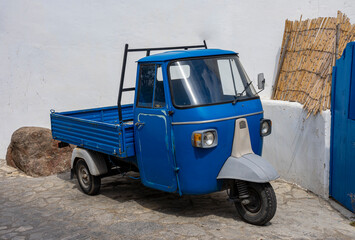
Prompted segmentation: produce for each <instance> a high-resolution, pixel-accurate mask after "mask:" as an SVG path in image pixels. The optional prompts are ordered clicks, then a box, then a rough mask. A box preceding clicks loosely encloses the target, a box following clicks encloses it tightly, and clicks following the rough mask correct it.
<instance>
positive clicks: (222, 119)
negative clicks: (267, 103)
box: [171, 111, 264, 125]
mask: <svg viewBox="0 0 355 240" xmlns="http://www.w3.org/2000/svg"><path fill="white" fill-rule="evenodd" d="M262 113H264V111H260V112H256V113H249V114H244V115H239V116H234V117H226V118H219V119H212V120H204V121H192V122H172V123H171V125H187V124H201V123H211V122H220V121H225V120H231V119H237V118H243V117H249V116H253V115H258V114H262Z"/></svg>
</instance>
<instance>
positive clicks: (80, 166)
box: [75, 159, 101, 195]
mask: <svg viewBox="0 0 355 240" xmlns="http://www.w3.org/2000/svg"><path fill="white" fill-rule="evenodd" d="M75 170H76V177H77V179H78V182H79V186H80V188H81V190H82V191H83V192H84V193H86V194H88V195H96V194H98V193H99V191H100V186H101V178H100V177H99V176H93V175H91V173H90V171H89V168H88V166H87V164H86V162H85V160H84V159H79V160H78V162H77V163H76V165H75Z"/></svg>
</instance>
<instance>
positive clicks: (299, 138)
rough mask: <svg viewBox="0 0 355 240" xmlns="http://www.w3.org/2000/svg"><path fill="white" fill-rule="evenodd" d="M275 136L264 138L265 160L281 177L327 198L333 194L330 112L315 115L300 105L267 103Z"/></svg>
mask: <svg viewBox="0 0 355 240" xmlns="http://www.w3.org/2000/svg"><path fill="white" fill-rule="evenodd" d="M262 103H263V107H264V111H265V113H264V117H265V118H269V119H271V120H272V133H271V135H269V136H267V137H265V138H264V147H263V157H265V159H267V160H268V161H270V163H271V164H272V165H273V166H274V167H275V168H276V169H277V170H278V172H279V174H280V176H281V178H283V179H286V180H288V181H291V182H294V183H297V184H299V185H301V186H302V187H304V188H307V189H309V190H311V191H312V192H314V193H316V194H318V195H320V196H323V197H325V198H327V197H328V195H329V147H330V111H329V110H327V111H323V112H322V114H318V115H317V116H313V115H311V116H310V117H309V118H308V119H306V117H307V112H306V111H304V110H303V109H302V105H301V104H299V103H295V102H293V103H291V102H284V101H274V100H263V102H262Z"/></svg>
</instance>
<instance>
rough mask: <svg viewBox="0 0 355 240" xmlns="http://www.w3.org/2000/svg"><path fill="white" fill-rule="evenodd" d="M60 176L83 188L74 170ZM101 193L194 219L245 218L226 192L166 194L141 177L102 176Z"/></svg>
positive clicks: (122, 200)
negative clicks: (139, 178)
mask: <svg viewBox="0 0 355 240" xmlns="http://www.w3.org/2000/svg"><path fill="white" fill-rule="evenodd" d="M129 175H130V176H134V177H137V176H139V175H138V174H137V173H129ZM57 177H58V178H60V179H63V180H65V181H69V182H70V183H71V184H72V186H73V189H77V191H81V190H80V188H79V185H78V183H77V180H76V177H75V176H74V179H72V180H71V179H70V173H62V174H58V175H57ZM99 194H100V195H103V196H105V197H108V198H110V199H113V200H115V201H117V204H120V203H124V202H128V201H135V202H136V203H138V204H139V205H141V206H142V207H144V208H148V209H151V210H153V211H158V212H161V213H164V214H168V215H174V216H181V217H192V218H194V217H204V216H210V215H215V216H219V217H224V218H227V219H228V218H229V219H230V220H233V221H235V220H236V221H242V220H241V219H240V217H239V216H238V215H237V211H236V209H235V207H234V205H233V203H232V202H230V201H228V195H227V193H226V192H225V191H222V192H216V193H212V194H205V195H184V196H179V195H178V194H176V193H166V192H163V191H158V190H155V189H151V188H148V187H145V186H144V185H143V184H142V183H141V181H140V180H135V179H132V178H129V177H128V176H122V175H116V176H112V177H107V178H103V179H102V182H101V190H100V193H99ZM87 197H95V196H87Z"/></svg>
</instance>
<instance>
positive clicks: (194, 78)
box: [51, 41, 279, 225]
mask: <svg viewBox="0 0 355 240" xmlns="http://www.w3.org/2000/svg"><path fill="white" fill-rule="evenodd" d="M162 50H172V51H168V52H164V53H159V54H155V55H150V53H151V52H152V51H162ZM139 51H144V52H145V53H146V55H147V56H146V57H144V58H142V59H140V60H139V61H138V66H137V79H136V87H133V88H124V87H123V86H124V76H125V69H126V61H127V54H128V53H129V52H139ZM264 84H265V80H264V77H263V74H259V75H258V88H259V89H261V90H262V89H264ZM127 91H135V100H134V104H127V105H121V99H122V93H124V92H127ZM51 127H52V134H53V138H54V139H56V140H59V141H61V142H60V144H59V145H60V146H61V147H64V146H66V145H67V144H73V145H76V146H77V147H76V148H75V149H74V150H73V154H72V159H71V167H72V176H73V175H76V177H77V179H78V182H79V185H80V188H81V189H82V191H83V192H84V193H86V194H89V195H94V194H97V193H98V192H99V190H100V184H101V178H102V177H105V176H110V175H113V174H117V173H125V172H128V171H136V172H139V174H140V179H141V181H142V183H143V184H144V185H145V186H147V187H150V188H155V189H159V190H161V191H165V192H171V193H178V194H180V195H183V194H208V193H212V192H216V191H221V190H227V192H228V194H229V198H230V199H231V200H232V201H233V202H234V203H235V207H236V209H237V212H238V213H239V215H240V216H241V218H242V219H243V220H244V221H246V222H249V223H252V224H256V225H264V224H266V223H267V222H269V221H270V220H271V219H272V218H273V216H274V214H275V212H276V196H275V193H274V190H273V188H272V186H271V185H270V183H269V182H270V181H272V180H275V179H277V178H278V177H279V176H278V174H277V172H276V171H275V169H274V168H273V167H272V166H271V165H270V164H269V163H268V162H267V161H266V160H265V159H263V158H262V157H261V156H260V155H261V152H262V145H263V137H265V136H267V135H269V134H270V133H271V121H270V120H267V119H264V118H263V108H262V105H261V102H260V98H259V96H258V94H257V92H256V91H255V89H254V88H253V85H252V83H251V81H250V80H249V78H248V76H247V74H246V72H245V70H244V68H243V67H242V65H241V63H240V60H239V57H238V54H237V53H235V52H232V51H225V50H219V49H207V45H206V42H205V41H204V44H203V45H195V46H180V47H167V48H145V49H130V48H129V47H128V44H126V45H125V51H124V56H123V66H122V72H121V82H120V89H119V96H118V104H117V106H113V107H104V108H95V109H88V110H79V111H70V112H61V113H57V112H55V111H53V110H52V111H51Z"/></svg>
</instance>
